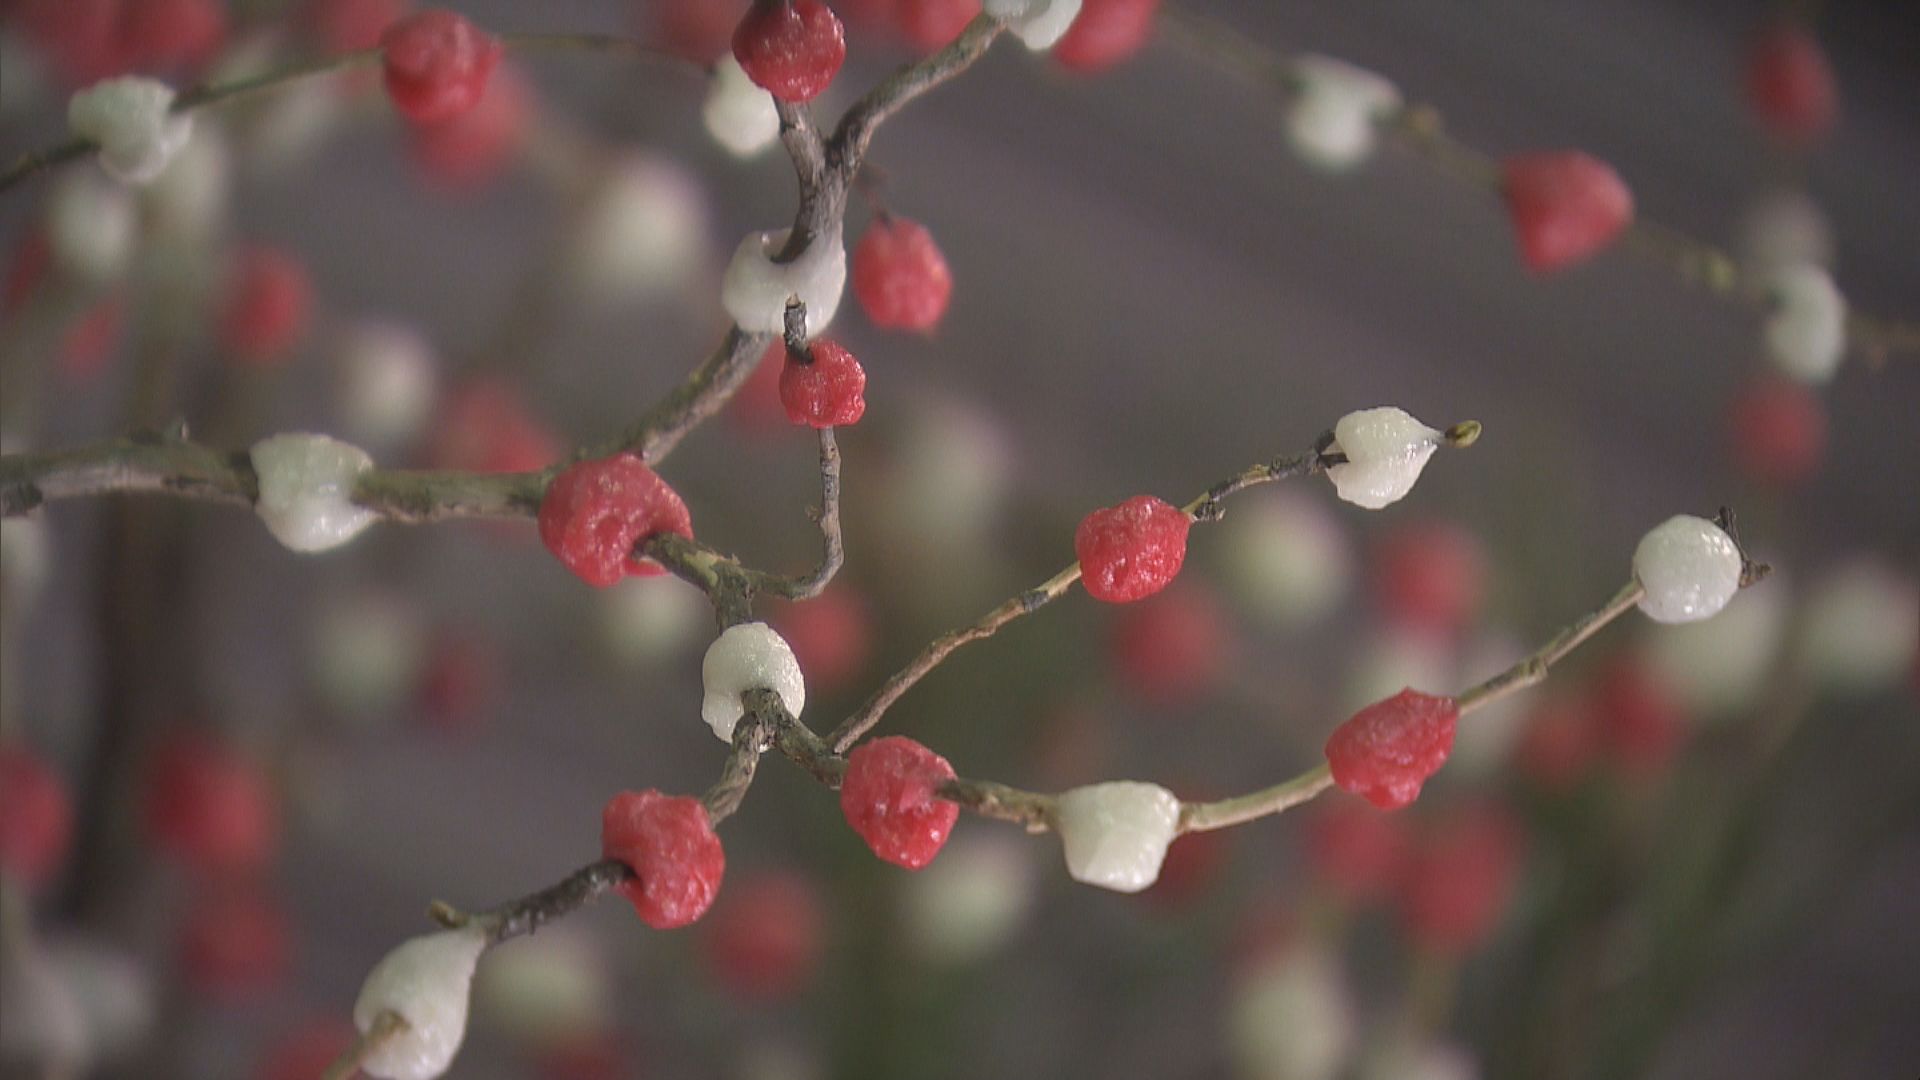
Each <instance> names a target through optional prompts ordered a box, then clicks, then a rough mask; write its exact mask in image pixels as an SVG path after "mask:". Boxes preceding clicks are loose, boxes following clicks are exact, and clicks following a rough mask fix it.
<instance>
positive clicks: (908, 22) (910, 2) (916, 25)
mask: <svg viewBox="0 0 1920 1080" xmlns="http://www.w3.org/2000/svg"><path fill="white" fill-rule="evenodd" d="M978 14H980V0H897V3H896V5H895V7H894V12H893V19H894V26H896V27H897V28H898V29H899V31H900V36H901V37H903V38H905V39H906V41H907V44H908V45H910V46H912V47H913V48H914V49H915V50H916V51H918V52H923V53H930V52H933V51H935V50H936V49H941V48H944V47H945V46H946V45H947V44H948V43H950V42H952V41H953V39H954V38H957V37H959V36H960V31H962V30H965V29H966V28H967V24H968V23H969V22H972V21H973V17H974V16H975V15H978Z"/></svg>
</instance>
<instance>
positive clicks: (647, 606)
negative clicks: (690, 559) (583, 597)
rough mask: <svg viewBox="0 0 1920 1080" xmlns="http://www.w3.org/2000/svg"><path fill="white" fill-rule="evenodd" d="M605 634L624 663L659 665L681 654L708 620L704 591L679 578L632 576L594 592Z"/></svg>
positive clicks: (610, 649) (608, 645)
mask: <svg viewBox="0 0 1920 1080" xmlns="http://www.w3.org/2000/svg"><path fill="white" fill-rule="evenodd" d="M594 601H595V602H596V603H598V604H599V625H600V638H601V641H602V642H604V643H605V645H606V648H607V652H608V653H609V654H611V656H612V657H613V659H614V660H616V661H617V662H619V663H622V664H631V665H646V664H659V663H663V662H665V661H667V660H670V659H672V658H673V657H675V656H677V655H679V653H680V651H681V650H682V649H685V648H686V647H687V646H688V645H689V644H691V643H692V642H693V640H694V638H695V637H696V636H697V635H698V634H699V633H700V630H701V628H702V627H703V626H705V625H708V624H707V621H706V620H707V617H708V614H709V613H708V610H707V608H706V604H705V603H704V602H703V601H702V600H701V598H700V594H699V592H697V591H696V590H694V589H692V588H690V587H688V585H687V583H686V582H684V581H681V580H680V579H678V578H675V577H669V576H666V575H661V576H658V577H630V578H626V579H625V580H623V581H621V582H620V583H619V584H618V585H615V586H614V587H613V588H611V589H601V590H598V591H596V592H595V593H594Z"/></svg>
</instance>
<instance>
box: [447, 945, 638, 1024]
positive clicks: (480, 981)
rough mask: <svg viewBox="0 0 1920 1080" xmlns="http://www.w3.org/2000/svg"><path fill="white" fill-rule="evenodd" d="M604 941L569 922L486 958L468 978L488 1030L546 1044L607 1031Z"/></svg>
mask: <svg viewBox="0 0 1920 1080" xmlns="http://www.w3.org/2000/svg"><path fill="white" fill-rule="evenodd" d="M607 956H608V950H607V945H606V943H604V942H601V941H597V940H595V939H594V938H593V937H592V936H591V933H590V931H583V930H581V929H578V928H576V927H575V926H574V925H573V924H570V923H559V924H555V925H554V926H552V927H543V928H541V930H540V932H539V933H538V934H535V935H533V936H532V937H529V938H525V939H522V940H520V941H515V942H513V943H512V944H511V945H509V946H508V947H506V948H503V949H500V950H499V951H497V952H495V953H493V954H492V955H491V956H489V957H488V958H487V966H486V967H484V968H481V969H480V973H479V975H478V976H477V977H476V978H475V979H474V984H473V999H474V1008H475V1009H476V1010H477V1011H478V1012H479V1013H480V1015H481V1016H482V1017H483V1018H484V1020H483V1023H485V1024H486V1025H487V1026H488V1027H489V1028H490V1029H493V1028H497V1029H498V1030H500V1031H502V1032H503V1033H505V1034H507V1035H508V1036H511V1037H513V1038H516V1039H521V1040H524V1041H526V1042H527V1043H529V1044H535V1045H552V1044H556V1043H561V1042H565V1041H566V1040H567V1039H568V1038H569V1037H572V1036H584V1035H589V1034H592V1033H594V1032H597V1031H605V1030H607V1025H608V1023H609V1022H611V1021H612V1019H613V1017H612V1015H611V1011H612V1008H613V1006H614V1005H615V1004H616V1003H617V1002H618V1000H619V997H618V995H617V994H616V992H615V991H614V989H613V987H612V985H611V981H610V979H609V975H608V971H607Z"/></svg>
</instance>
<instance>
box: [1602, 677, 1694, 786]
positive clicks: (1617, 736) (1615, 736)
mask: <svg viewBox="0 0 1920 1080" xmlns="http://www.w3.org/2000/svg"><path fill="white" fill-rule="evenodd" d="M1594 705H1595V712H1594V716H1595V719H1596V720H1597V722H1598V735H1599V745H1600V748H1601V750H1602V751H1603V752H1605V754H1606V755H1607V757H1608V758H1609V759H1610V760H1611V761H1613V762H1614V763H1615V764H1616V765H1618V766H1619V767H1620V768H1621V769H1623V770H1625V771H1626V772H1629V773H1634V774H1639V775H1650V774H1655V773H1660V772H1663V771H1665V770H1666V768H1667V766H1668V765H1670V764H1672V762H1673V758H1674V755H1675V754H1677V753H1678V752H1679V751H1680V748H1681V746H1682V745H1683V744H1684V743H1685V742H1686V737H1687V716H1686V709H1685V707H1684V706H1682V705H1681V704H1680V699H1679V698H1678V697H1676V696H1675V695H1674V693H1673V690H1672V689H1671V688H1670V687H1668V686H1667V684H1666V683H1664V682H1662V681H1661V680H1660V678H1659V676H1658V675H1657V674H1655V672H1654V670H1653V668H1652V667H1650V666H1649V665H1648V663H1647V662H1646V660H1645V659H1643V658H1642V657H1640V656H1639V655H1638V654H1636V653H1631V652H1627V653H1620V654H1617V655H1615V656H1614V657H1612V658H1611V659H1610V660H1608V661H1607V663H1606V665H1605V666H1604V667H1603V668H1602V669H1601V671H1600V678H1599V682H1598V684H1597V685H1596V686H1595V689H1594Z"/></svg>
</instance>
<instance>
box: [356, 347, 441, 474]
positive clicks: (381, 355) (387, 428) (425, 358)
mask: <svg viewBox="0 0 1920 1080" xmlns="http://www.w3.org/2000/svg"><path fill="white" fill-rule="evenodd" d="M337 348H338V351H337V352H336V354H335V358H334V364H335V367H336V370H337V373H338V376H337V377H338V382H337V384H336V385H337V387H338V394H339V407H340V420H341V424H342V425H343V426H344V427H345V429H346V431H347V433H348V434H349V435H351V436H353V438H355V439H358V440H360V441H363V442H367V443H371V444H373V445H375V446H386V447H391V446H398V445H400V444H402V443H404V442H406V441H407V440H409V439H412V438H413V437H414V436H415V435H418V434H419V433H420V429H421V427H422V425H424V424H425V423H426V422H427V418H428V417H429V416H431V415H432V414H433V406H434V398H435V395H436V393H437V390H438V384H439V374H438V372H437V370H436V364H435V363H434V358H433V346H432V345H431V344H429V343H428V342H427V339H426V337H425V336H424V335H422V334H421V333H420V332H419V331H417V330H414V329H413V328H412V327H409V326H404V325H402V324H400V323H393V322H376V321H367V322H361V323H355V324H354V325H352V326H349V327H347V328H346V329H345V330H344V331H342V332H341V334H340V337H339V339H338V346H337Z"/></svg>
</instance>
